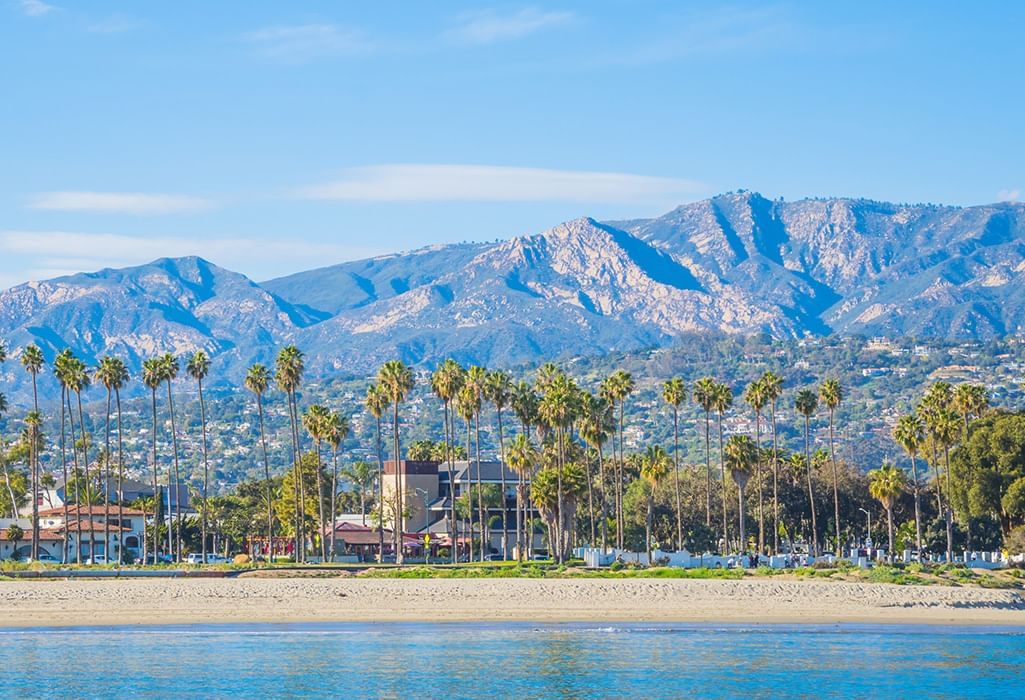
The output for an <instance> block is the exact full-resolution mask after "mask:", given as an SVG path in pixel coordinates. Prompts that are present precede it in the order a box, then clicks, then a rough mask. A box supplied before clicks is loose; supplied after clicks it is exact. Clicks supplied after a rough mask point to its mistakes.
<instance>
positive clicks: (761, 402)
mask: <svg viewBox="0 0 1025 700" xmlns="http://www.w3.org/2000/svg"><path fill="white" fill-rule="evenodd" d="M744 401H746V402H747V405H748V406H750V407H751V408H752V409H753V410H754V412H755V452H756V459H755V481H756V482H757V483H758V553H759V554H763V553H764V552H765V502H764V500H763V499H764V495H763V486H762V483H763V479H762V411H764V410H765V404H766V403H767V402H768V396H766V393H765V385H764V384H763V383H762V381H761V380H760V379H756V380H755V381H753V382H751V383H750V384H748V385H747V389H745V390H744Z"/></svg>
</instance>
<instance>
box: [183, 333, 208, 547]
mask: <svg viewBox="0 0 1025 700" xmlns="http://www.w3.org/2000/svg"><path fill="white" fill-rule="evenodd" d="M185 371H186V372H188V374H189V376H190V377H192V378H193V379H195V380H196V387H197V389H198V390H199V419H200V426H201V429H202V437H203V498H204V499H206V498H207V494H208V493H209V490H210V458H209V454H208V451H207V438H206V400H205V398H204V397H203V380H204V379H206V376H207V375H208V374H210V358H209V357H207V355H206V353H205V352H203V351H202V350H197V351H196V352H194V353H192V355H191V356H190V357H189V359H188V360H187V361H186V363H185ZM207 524H208V523H207V518H206V512H205V511H204V512H203V514H202V524H201V533H202V534H201V537H200V539H201V540H202V545H201V548H200V549H201V552H202V557H203V563H204V564H206V561H207V560H206V544H207V532H206V530H207Z"/></svg>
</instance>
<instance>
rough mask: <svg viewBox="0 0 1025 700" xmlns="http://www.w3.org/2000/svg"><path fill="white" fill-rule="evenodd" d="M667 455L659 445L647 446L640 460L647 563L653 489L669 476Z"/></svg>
mask: <svg viewBox="0 0 1025 700" xmlns="http://www.w3.org/2000/svg"><path fill="white" fill-rule="evenodd" d="M670 464H671V463H670V460H669V455H668V454H666V451H665V449H664V448H663V447H662V446H661V445H653V446H651V447H648V449H647V450H645V452H644V459H643V461H642V462H641V478H642V479H644V480H645V481H646V482H647V483H648V512H647V515H646V517H645V519H644V542H645V547H646V549H647V552H648V563H649V564H650V563H652V557H651V549H652V548H651V521H652V516H653V515H654V511H655V489H657V488H658V486H659V484H661V483H662V482H663V481H665V479H666V478H667V477H668V476H669V468H670Z"/></svg>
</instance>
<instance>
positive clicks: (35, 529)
mask: <svg viewBox="0 0 1025 700" xmlns="http://www.w3.org/2000/svg"><path fill="white" fill-rule="evenodd" d="M0 357H4V359H6V350H5V349H4V348H3V347H2V346H0ZM20 359H21V366H22V367H24V368H25V371H26V372H28V373H29V375H30V376H31V377H32V410H33V411H34V412H35V413H36V414H38V413H39V391H38V388H37V381H36V380H37V378H38V376H39V373H40V372H41V371H43V366H44V365H45V364H46V361H45V360H44V359H43V351H42V350H40V349H39V348H38V347H37V346H35V345H28V346H27V347H26V348H25V349H24V350H23V351H22V353H21V358H20ZM32 429H33V430H37V429H38V428H37V427H36V426H33V428H32ZM37 442H38V440H37V439H36V436H35V435H32V436H31V440H30V442H29V445H31V446H32V448H33V449H32V450H31V453H30V454H29V471H30V473H31V477H30V479H29V481H30V490H31V492H32V543H31V545H30V546H31V549H32V561H38V560H39V491H40V488H39V455H38V454H36V451H35V445H36V443H37Z"/></svg>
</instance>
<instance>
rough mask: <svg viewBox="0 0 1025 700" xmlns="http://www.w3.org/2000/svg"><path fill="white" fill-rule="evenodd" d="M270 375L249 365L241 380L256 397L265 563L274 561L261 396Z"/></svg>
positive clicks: (272, 503)
mask: <svg viewBox="0 0 1025 700" xmlns="http://www.w3.org/2000/svg"><path fill="white" fill-rule="evenodd" d="M270 381H271V375H270V370H268V369H267V368H266V367H265V366H264V365H261V364H259V363H257V364H254V365H251V366H250V367H249V369H248V370H246V377H245V379H244V380H243V383H244V384H245V387H246V389H248V390H249V391H251V392H252V394H253V396H255V397H256V413H257V416H258V420H259V423H260V446H261V447H262V448H263V478H264V481H265V482H266V485H267V490H266V493H265V494H264V498H265V499H266V504H267V563H270V562H272V561H273V559H274V490H273V486H272V482H271V478H270V459H269V458H268V456H267V430H266V428H265V426H264V417H263V395H264V394H265V393H266V392H267V387H269V386H270Z"/></svg>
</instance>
